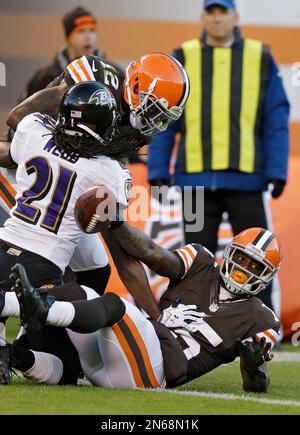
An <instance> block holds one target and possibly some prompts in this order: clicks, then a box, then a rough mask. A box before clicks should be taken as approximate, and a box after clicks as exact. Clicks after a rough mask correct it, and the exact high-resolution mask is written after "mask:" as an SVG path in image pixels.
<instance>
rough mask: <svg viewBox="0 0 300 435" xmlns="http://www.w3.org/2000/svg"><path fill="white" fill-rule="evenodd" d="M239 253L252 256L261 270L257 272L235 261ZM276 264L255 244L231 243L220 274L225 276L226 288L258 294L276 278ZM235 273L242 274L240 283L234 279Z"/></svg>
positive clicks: (225, 252) (247, 293) (239, 293)
mask: <svg viewBox="0 0 300 435" xmlns="http://www.w3.org/2000/svg"><path fill="white" fill-rule="evenodd" d="M238 253H242V254H243V256H245V255H246V256H247V257H250V258H251V259H252V260H254V261H255V262H256V263H259V265H260V266H261V272H260V273H255V272H253V271H251V270H249V269H248V268H245V267H243V266H242V265H241V264H239V263H238V262H236V261H235V259H234V258H236V256H237V254H238ZM278 269H279V267H278V268H276V267H274V265H273V264H272V263H271V262H270V261H268V260H267V258H265V252H264V251H260V250H258V249H257V248H255V247H254V246H253V245H251V244H249V245H247V246H243V245H239V244H238V243H231V244H230V245H228V246H227V247H226V248H225V250H224V253H223V258H222V263H221V268H220V275H221V277H222V278H223V281H224V284H225V286H226V289H227V290H228V291H229V292H230V293H233V294H236V295H242V294H246V295H251V296H254V295H257V294H258V293H260V292H261V291H262V290H264V289H265V288H266V287H267V286H268V285H269V284H270V283H271V281H272V279H273V278H274V275H275V274H276V272H277V270H278ZM233 275H240V278H241V281H243V279H245V280H244V281H243V282H241V283H238V282H237V281H236V280H235V279H233Z"/></svg>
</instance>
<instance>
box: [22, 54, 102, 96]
mask: <svg viewBox="0 0 300 435" xmlns="http://www.w3.org/2000/svg"><path fill="white" fill-rule="evenodd" d="M94 54H95V55H96V56H99V57H102V58H104V57H105V56H104V54H103V53H102V52H101V51H100V50H96V51H95V53H94ZM69 63H70V60H69V58H68V50H67V48H63V49H62V50H60V51H58V52H57V53H56V55H55V56H54V59H53V60H52V62H51V63H49V64H48V65H45V66H43V67H42V68H40V69H39V70H38V71H36V72H35V73H34V75H33V77H32V78H31V79H30V80H29V82H28V83H27V85H26V88H25V90H24V92H23V93H22V95H21V98H20V101H23V100H25V98H27V97H29V96H30V95H32V94H34V93H35V92H38V91H40V90H41V89H44V88H45V87H46V86H47V85H49V83H51V82H52V80H54V79H55V78H56V77H58V76H60V75H61V73H62V72H63V71H64V69H65V68H66V66H67V65H68V64H69Z"/></svg>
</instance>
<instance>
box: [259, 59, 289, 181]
mask: <svg viewBox="0 0 300 435" xmlns="http://www.w3.org/2000/svg"><path fill="white" fill-rule="evenodd" d="M289 113H290V104H289V101H288V98H287V95H286V92H285V90H284V87H283V82H282V78H281V76H280V72H279V69H278V66H277V65H276V62H275V60H274V59H273V57H271V64H270V80H269V85H268V89H267V93H266V97H265V103H264V112H263V143H264V150H265V174H264V178H265V180H266V181H268V180H274V179H279V180H282V181H286V178H287V163H288V153H289V129H288V120H289Z"/></svg>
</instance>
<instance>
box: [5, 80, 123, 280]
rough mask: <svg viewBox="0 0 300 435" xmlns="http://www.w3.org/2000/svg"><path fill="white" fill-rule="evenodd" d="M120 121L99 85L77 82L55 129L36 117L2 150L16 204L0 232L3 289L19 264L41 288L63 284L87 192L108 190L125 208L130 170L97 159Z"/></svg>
mask: <svg viewBox="0 0 300 435" xmlns="http://www.w3.org/2000/svg"><path fill="white" fill-rule="evenodd" d="M118 119H119V115H118V111H117V106H116V101H115V98H114V97H113V95H112V94H111V92H110V91H109V89H108V88H107V87H106V86H105V85H103V84H101V83H98V82H85V83H79V84H77V85H74V86H73V87H72V88H71V89H70V90H68V91H67V92H66V93H65V95H64V97H63V99H62V102H61V106H60V116H59V122H58V123H56V122H55V121H54V120H53V119H52V118H50V117H49V116H47V115H44V114H41V113H34V114H31V115H28V116H27V117H25V118H24V119H23V120H22V121H21V122H20V123H19V125H18V128H17V131H16V133H15V135H14V138H13V141H12V143H11V146H10V147H9V148H8V147H6V148H5V147H2V148H1V155H0V164H1V166H6V167H11V166H12V165H13V163H15V164H16V165H17V172H16V180H17V194H16V204H15V206H14V207H13V208H12V210H11V217H10V218H9V219H8V220H7V221H6V223H5V227H4V228H2V229H1V230H0V239H1V241H0V258H1V266H0V280H1V281H4V283H3V284H2V287H3V288H6V289H9V287H10V284H9V280H8V275H9V270H10V267H11V265H12V263H15V262H17V261H18V262H20V263H22V264H24V265H26V268H27V270H28V272H29V275H30V277H31V279H32V280H33V281H34V282H36V283H37V285H39V286H40V285H43V284H59V283H61V278H62V275H63V273H64V270H65V268H66V266H67V265H68V264H69V262H70V259H71V257H72V255H73V252H74V249H75V247H76V246H77V244H78V242H79V241H80V239H81V232H80V230H79V229H78V227H77V225H76V223H75V220H74V205H75V202H76V200H77V198H78V197H79V195H80V194H81V193H82V192H83V191H85V190H86V189H87V188H89V187H91V186H93V185H99V184H104V185H110V186H111V187H112V189H113V190H114V192H115V194H116V195H117V197H118V201H119V203H120V205H121V206H122V207H127V202H128V198H127V197H126V192H127V191H128V189H127V186H128V183H130V181H131V175H130V173H129V171H128V170H127V169H124V168H123V167H122V166H121V165H120V163H119V162H118V161H116V160H113V159H110V158H108V157H104V156H100V154H101V151H102V150H103V148H105V147H106V146H107V145H108V144H109V143H110V141H111V139H112V137H113V136H114V135H115V134H116V132H117V130H118ZM5 280H8V281H6V282H5Z"/></svg>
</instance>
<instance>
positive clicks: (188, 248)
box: [184, 245, 197, 261]
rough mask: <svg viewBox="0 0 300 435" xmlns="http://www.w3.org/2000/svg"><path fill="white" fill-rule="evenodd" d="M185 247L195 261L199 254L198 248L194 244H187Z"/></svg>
mask: <svg viewBox="0 0 300 435" xmlns="http://www.w3.org/2000/svg"><path fill="white" fill-rule="evenodd" d="M184 249H185V250H186V251H187V252H188V253H189V254H190V256H191V258H192V261H194V260H195V258H196V255H197V251H196V249H195V248H193V246H192V245H187V246H186V247H185V248H184Z"/></svg>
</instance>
